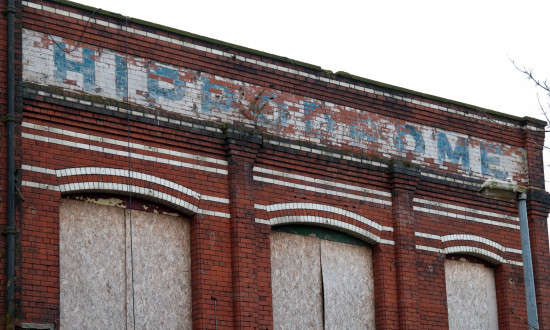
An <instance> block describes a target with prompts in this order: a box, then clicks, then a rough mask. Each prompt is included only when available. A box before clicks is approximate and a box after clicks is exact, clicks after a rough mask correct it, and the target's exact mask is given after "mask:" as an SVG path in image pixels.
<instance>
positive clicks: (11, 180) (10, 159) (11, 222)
mask: <svg viewBox="0 0 550 330" xmlns="http://www.w3.org/2000/svg"><path fill="white" fill-rule="evenodd" d="M6 14H7V34H8V35H7V39H8V54H7V64H8V68H7V69H8V72H7V73H8V77H7V78H8V81H7V87H8V90H7V92H8V95H7V97H8V100H7V101H8V111H7V115H6V119H5V121H6V136H7V161H6V162H7V164H6V171H7V185H6V186H7V188H6V189H7V190H6V192H7V205H6V208H7V219H6V228H5V229H4V234H5V235H6V248H7V255H6V259H7V260H6V261H7V265H6V278H7V294H6V302H7V311H6V329H10V328H13V319H14V315H13V314H14V301H13V299H14V291H15V283H14V282H15V235H16V230H15V194H14V192H15V150H14V149H15V140H14V121H15V71H14V70H15V60H14V53H15V50H14V45H15V42H14V28H15V26H14V25H15V24H14V18H15V5H14V0H8V6H7V8H6Z"/></svg>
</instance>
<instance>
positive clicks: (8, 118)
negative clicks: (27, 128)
mask: <svg viewBox="0 0 550 330" xmlns="http://www.w3.org/2000/svg"><path fill="white" fill-rule="evenodd" d="M15 121H16V118H15V115H12V114H7V115H4V116H2V122H3V123H7V122H15Z"/></svg>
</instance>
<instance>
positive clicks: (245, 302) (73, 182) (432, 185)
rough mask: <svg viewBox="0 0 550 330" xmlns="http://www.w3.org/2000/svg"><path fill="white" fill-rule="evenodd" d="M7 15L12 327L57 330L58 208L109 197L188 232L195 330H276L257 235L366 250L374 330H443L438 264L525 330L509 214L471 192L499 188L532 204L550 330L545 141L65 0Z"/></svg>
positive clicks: (537, 132)
mask: <svg viewBox="0 0 550 330" xmlns="http://www.w3.org/2000/svg"><path fill="white" fill-rule="evenodd" d="M1 3H2V6H3V8H5V7H6V4H7V1H6V0H2V2H1ZM17 11H18V14H17V24H18V25H17V26H18V28H17V30H16V33H17V38H16V47H15V49H16V54H17V57H16V59H17V63H18V64H17V66H16V73H17V77H18V79H17V88H16V93H17V95H16V96H17V100H18V102H19V103H18V104H19V106H18V116H17V124H16V126H17V130H16V132H17V143H16V157H17V162H16V164H17V166H16V167H17V169H18V174H17V178H18V182H17V186H18V191H17V192H16V196H17V198H18V208H17V219H18V220H17V221H18V222H17V227H18V228H17V229H18V233H19V235H18V247H17V248H18V251H19V252H18V258H17V266H16V273H17V274H16V297H15V299H16V315H15V317H16V318H15V319H16V324H17V325H18V326H22V327H27V326H28V325H29V324H48V325H53V326H55V327H59V326H62V324H61V325H60V324H59V319H60V304H62V303H63V302H62V301H60V280H59V279H60V266H59V265H60V236H59V230H60V222H59V208H60V206H59V205H60V201H61V199H62V197H66V196H74V195H79V196H82V195H84V196H85V195H89V194H94V195H97V194H100V195H101V194H105V195H113V194H114V195H123V196H130V195H131V196H133V198H135V199H136V200H145V201H147V202H148V203H154V204H157V205H161V206H162V207H163V208H167V209H171V210H173V211H174V212H177V213H179V214H180V215H181V216H182V217H184V218H185V219H186V221H187V220H188V221H189V223H190V234H189V235H190V238H189V241H190V247H191V291H192V292H191V299H192V322H193V327H194V328H199V329H210V328H215V327H216V326H217V327H219V328H233V327H234V328H250V329H252V328H257V329H271V328H273V325H274V320H273V305H272V277H271V274H272V272H273V271H276V270H274V269H272V263H271V252H270V246H271V244H270V242H271V241H270V235H271V232H272V228H275V227H280V226H284V225H310V226H317V227H323V228H329V229H332V230H334V231H336V232H342V233H346V234H349V235H351V236H353V237H355V238H358V239H359V240H361V241H362V242H364V243H367V244H368V245H369V246H370V247H371V248H372V271H373V275H374V298H375V299H374V309H375V320H376V327H377V328H380V329H395V328H408V329H417V328H422V329H441V328H445V327H446V326H447V325H448V323H449V315H448V310H447V300H446V292H447V291H446V282H445V260H446V256H449V255H465V256H474V257H476V258H479V259H482V260H484V261H485V262H487V265H489V266H490V267H492V268H493V271H494V278H495V288H496V295H497V299H496V300H497V309H498V324H499V326H500V327H501V328H511V329H521V328H527V326H526V324H525V319H526V318H527V316H526V304H525V296H524V285H523V269H522V267H523V263H522V254H521V243H520V234H519V221H518V216H517V207H516V205H515V204H514V203H507V202H498V201H492V200H487V199H483V198H482V197H481V195H480V193H479V191H478V190H479V187H480V185H481V183H482V182H483V181H484V180H486V179H489V178H496V179H507V178H510V179H511V180H514V181H515V182H517V183H518V184H521V185H525V186H528V187H530V189H529V194H528V195H529V201H528V213H529V217H530V219H529V220H530V226H531V227H530V231H531V239H532V244H531V245H532V250H533V264H534V267H535V284H536V287H537V301H538V310H539V322H540V326H541V329H545V328H549V327H550V306H548V302H549V301H550V253H549V251H548V237H547V222H546V216H547V213H548V207H549V206H550V199H549V196H548V194H547V193H546V192H544V180H543V175H542V168H543V164H542V149H541V147H540V145H542V142H543V140H544V133H543V132H542V131H541V129H542V128H543V127H544V123H542V122H540V121H538V120H534V119H530V118H516V117H512V116H506V115H502V114H498V113H495V112H492V111H488V110H483V109H479V108H477V107H474V106H469V105H466V104H462V103H459V102H455V101H450V100H444V99H441V98H438V97H434V96H427V95H423V94H420V93H417V92H413V91H409V90H404V89H401V88H397V87H392V86H387V85H384V84H381V83H377V82H373V81H369V80H366V79H363V78H360V77H355V76H351V75H349V74H347V73H337V74H333V73H332V72H327V71H324V70H322V69H321V68H319V67H316V66H313V65H309V64H306V63H301V62H296V61H292V60H289V59H286V58H281V57H277V56H274V55H270V54H264V53H261V52H258V51H254V50H250V49H245V48H242V47H238V46H234V45H228V44H225V43H222V42H218V41H215V40H209V39H207V38H202V37H198V36H194V35H191V34H188V33H185V32H181V31H176V30H173V29H169V28H166V27H160V26H155V25H153V24H150V23H146V22H139V21H136V20H132V19H128V20H127V19H126V18H124V17H121V16H118V15H115V14H112V13H106V12H102V11H100V12H97V13H95V14H94V15H93V17H91V16H92V13H93V9H90V8H87V7H83V6H80V5H76V4H73V3H68V2H66V1H61V0H59V1H44V3H43V5H42V2H40V1H22V2H21V3H19V4H18V6H17ZM0 27H1V28H2V29H5V22H4V21H3V20H2V21H0ZM0 47H1V48H2V50H3V52H4V53H5V52H6V51H7V49H6V48H7V46H6V41H5V36H4V35H1V36H0ZM0 62H1V63H3V64H4V67H5V62H4V58H3V56H0ZM5 74H6V73H5V70H0V87H2V88H0V104H4V103H5V102H6V95H5V90H6V88H5V85H6V77H5ZM3 108H4V107H3ZM3 108H2V109H3ZM1 111H5V110H1ZM2 130H3V128H2ZM2 136H3V132H2ZM5 148H6V147H5V142H4V139H2V142H0V152H1V153H0V157H2V162H0V187H2V189H1V190H0V191H1V192H0V197H1V198H2V200H5V196H6V191H5V188H3V187H5V186H6V184H5V177H6V174H5V172H6V171H5V168H4V159H5V157H6V156H5V154H6V152H5ZM2 205H3V204H2V203H1V201H0V206H1V207H0V216H1V217H2V219H4V218H5V213H6V208H5V206H2ZM1 221H4V220H1ZM3 224H4V222H3ZM0 248H5V247H4V243H0ZM0 262H2V264H4V263H5V257H4V256H2V258H1V259H0ZM0 280H1V283H2V284H3V285H4V287H5V285H6V278H5V273H2V276H1V277H0ZM2 294H5V293H4V292H3V291H2ZM0 308H3V309H2V312H0V314H3V313H4V311H5V302H4V300H2V302H1V303H0ZM137 319H138V318H136V320H137ZM142 326H143V325H138V327H142Z"/></svg>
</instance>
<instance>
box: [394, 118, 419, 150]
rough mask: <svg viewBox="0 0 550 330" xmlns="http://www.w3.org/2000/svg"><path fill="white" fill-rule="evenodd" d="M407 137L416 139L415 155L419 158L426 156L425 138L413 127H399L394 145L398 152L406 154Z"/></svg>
mask: <svg viewBox="0 0 550 330" xmlns="http://www.w3.org/2000/svg"><path fill="white" fill-rule="evenodd" d="M405 135H410V136H412V137H413V138H414V153H415V154H417V155H418V156H422V155H424V151H425V150H426V145H425V144H424V138H423V137H422V134H420V132H418V131H417V130H416V129H415V128H414V127H413V126H412V125H405V126H398V127H397V132H396V133H395V135H394V136H393V144H394V145H395V148H397V151H398V152H406V151H407V150H406V149H405V141H404V140H405Z"/></svg>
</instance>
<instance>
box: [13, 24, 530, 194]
mask: <svg viewBox="0 0 550 330" xmlns="http://www.w3.org/2000/svg"><path fill="white" fill-rule="evenodd" d="M23 34H24V37H23V57H24V67H23V79H24V80H25V81H29V82H34V83H37V84H46V85H53V86H57V87H61V88H64V89H68V90H72V91H76V92H85V93H90V94H95V95H99V96H101V97H105V98H111V99H116V100H124V101H128V102H129V103H132V104H137V105H141V106H145V107H150V108H155V109H163V110H167V111H172V112H175V113H179V114H182V115H185V116H189V117H192V118H196V119H200V120H208V121H214V122H218V123H239V124H248V125H252V126H256V127H259V128H262V130H263V131H266V132H267V133H269V134H274V135H279V136H283V137H285V138H289V139H294V140H302V141H309V142H312V143H316V144H320V145H326V146H331V147H335V148H346V149H349V148H351V149H352V150H356V149H357V151H360V152H363V153H365V154H369V155H373V156H377V157H386V158H393V157H396V156H397V157H407V158H410V159H411V160H412V161H413V162H416V163H418V164H420V165H422V166H425V167H436V168H438V169H441V170H444V171H448V172H451V173H455V174H459V175H463V176H467V177H474V178H484V179H487V178H497V179H503V178H506V177H508V176H512V178H513V179H514V180H515V181H516V182H520V183H524V184H527V170H526V167H525V161H524V160H525V157H524V156H525V151H524V149H522V148H520V147H514V146H509V145H503V144H498V143H496V142H494V141H487V140H483V139H479V138H476V137H471V136H464V134H460V133H457V132H452V131H447V130H442V129H439V128H436V127H431V126H427V125H423V124H421V123H414V122H407V121H403V120H399V119H396V118H393V117H388V116H382V115H379V114H376V113H373V112H369V111H367V110H364V109H356V108H351V107H347V106H342V105H339V104H333V103H330V102H324V101H322V100H317V99H313V98H310V97H305V96H299V95H295V94H291V93H286V92H282V91H280V90H275V89H271V88H265V87H262V86H256V85H252V84H248V83H244V82H241V81H237V80H233V79H228V78H224V77H220V76H217V75H212V74H208V73H204V72H198V71H195V70H190V69H187V68H183V67H175V66H171V65H167V64H164V63H160V62H156V61H152V60H149V59H144V58H139V57H134V56H132V55H128V57H127V60H126V57H125V56H126V54H121V53H116V52H114V51H112V50H109V49H103V48H98V47H94V46H88V45H82V46H81V47H78V48H77V49H76V50H75V52H73V53H71V54H70V55H68V54H65V53H64V52H61V51H60V50H59V51H58V48H57V47H56V46H55V45H54V44H53V42H51V41H48V36H47V35H46V34H43V33H40V32H35V31H31V30H27V29H24V30H23ZM53 38H54V39H56V40H57V41H58V42H59V43H64V44H72V43H74V42H73V41H71V40H68V39H64V38H60V37H55V36H54V37H53ZM99 55H100V56H99ZM123 55H124V57H123ZM126 95H128V97H127V98H126ZM258 102H259V103H261V104H262V105H261V106H262V107H264V106H266V107H267V109H268V110H269V111H265V112H264V111H252V112H253V113H252V114H251V113H249V112H250V111H245V110H246V109H248V110H250V109H249V108H254V105H257V104H256V103H258ZM199 109H200V110H199ZM262 109H263V108H262ZM252 110H254V109H252ZM435 137H437V138H435ZM450 164H451V165H455V164H456V165H457V166H448V165H450Z"/></svg>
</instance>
